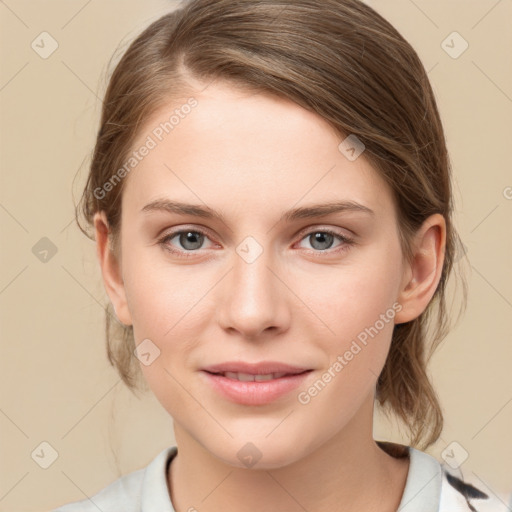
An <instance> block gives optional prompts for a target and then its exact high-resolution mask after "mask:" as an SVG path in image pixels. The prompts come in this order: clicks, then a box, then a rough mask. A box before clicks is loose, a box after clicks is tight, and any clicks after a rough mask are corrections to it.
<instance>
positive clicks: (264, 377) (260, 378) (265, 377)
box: [205, 370, 313, 382]
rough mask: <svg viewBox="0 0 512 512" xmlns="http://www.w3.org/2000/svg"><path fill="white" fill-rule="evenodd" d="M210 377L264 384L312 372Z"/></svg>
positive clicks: (223, 373)
mask: <svg viewBox="0 0 512 512" xmlns="http://www.w3.org/2000/svg"><path fill="white" fill-rule="evenodd" d="M205 371H206V373H209V374H210V375H217V376H220V377H226V378H227V379H231V380H237V381H240V382H265V381H269V380H276V379H282V378H283V377H295V376H297V375H302V374H304V373H308V372H311V371H313V370H304V371H300V372H294V373H287V372H276V373H263V374H261V373H242V372H209V371H207V370H205Z"/></svg>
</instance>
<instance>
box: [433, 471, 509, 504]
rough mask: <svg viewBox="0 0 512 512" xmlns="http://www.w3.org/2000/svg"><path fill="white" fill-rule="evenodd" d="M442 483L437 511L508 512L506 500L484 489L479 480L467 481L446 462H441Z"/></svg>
mask: <svg viewBox="0 0 512 512" xmlns="http://www.w3.org/2000/svg"><path fill="white" fill-rule="evenodd" d="M441 468H442V485H441V496H440V502H439V512H459V511H460V512H508V511H509V510H510V509H509V508H508V506H507V504H506V502H505V501H504V500H503V499H502V498H505V499H507V498H506V497H505V496H503V497H502V498H500V497H499V496H497V495H496V494H494V493H492V492H490V491H488V490H487V489H485V490H484V488H483V487H484V486H483V485H482V484H481V483H480V482H475V481H472V482H470V481H468V479H467V478H464V477H463V476H462V474H460V473H459V474H456V473H455V472H454V471H453V470H452V469H451V468H450V467H449V466H448V465H447V464H441Z"/></svg>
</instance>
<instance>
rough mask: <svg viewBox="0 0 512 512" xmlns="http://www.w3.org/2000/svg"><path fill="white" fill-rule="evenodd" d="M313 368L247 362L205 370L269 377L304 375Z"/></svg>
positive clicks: (276, 363)
mask: <svg viewBox="0 0 512 512" xmlns="http://www.w3.org/2000/svg"><path fill="white" fill-rule="evenodd" d="M310 369H311V368H304V367H300V366H292V365H289V364H286V363H280V362H277V361H261V362H259V363H247V362H245V361H226V362H224V363H219V364H214V365H211V366H207V367H205V368H203V370H204V371H206V372H210V373H224V372H234V373H248V374H250V375H267V374H269V373H286V374H297V373H303V372H305V371H307V370H310Z"/></svg>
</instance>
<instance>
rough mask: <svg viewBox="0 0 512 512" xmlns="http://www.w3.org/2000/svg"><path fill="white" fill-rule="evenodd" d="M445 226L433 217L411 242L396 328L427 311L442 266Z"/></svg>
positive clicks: (405, 266) (399, 296) (427, 220)
mask: <svg viewBox="0 0 512 512" xmlns="http://www.w3.org/2000/svg"><path fill="white" fill-rule="evenodd" d="M445 244H446V222H445V219H444V217H443V216H442V215H441V214H439V213H435V214H433V215H431V216H430V217H428V219H426V220H425V221H424V222H423V224H422V226H421V227H420V229H419V230H418V232H417V233H416V236H415V238H414V241H413V253H414V255H413V258H412V262H411V263H409V262H406V263H405V265H404V273H403V278H402V282H401V285H400V291H399V295H398V297H397V301H398V302H399V303H400V304H401V305H402V309H401V310H400V311H399V312H397V314H396V315H395V324H401V323H404V322H409V321H411V320H414V319H415V318H417V317H418V316H420V315H421V313H423V311H424V310H425V309H426V308H427V306H428V304H429V302H430V300H431V299H432V296H433V295H434V293H435V291H436V288H437V285H438V283H439V280H440V279H441V272H442V269H443V263H444V251H445Z"/></svg>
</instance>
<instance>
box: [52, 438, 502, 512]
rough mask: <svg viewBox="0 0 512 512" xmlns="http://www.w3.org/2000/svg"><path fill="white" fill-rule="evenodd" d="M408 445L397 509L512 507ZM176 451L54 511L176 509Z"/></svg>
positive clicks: (495, 511) (431, 511) (440, 511)
mask: <svg viewBox="0 0 512 512" xmlns="http://www.w3.org/2000/svg"><path fill="white" fill-rule="evenodd" d="M377 443H378V444H379V445H380V446H381V447H384V446H385V445H388V446H391V445H394V446H395V447H401V446H402V445H396V444H395V443H386V442H382V441H377ZM404 448H406V449H407V450H408V456H409V459H410V462H409V472H408V474H407V480H406V484H405V488H404V492H403V495H402V499H401V501H400V505H399V507H398V509H397V512H472V511H476V512H502V511H503V512H506V511H509V510H510V509H509V508H508V507H507V505H506V504H504V503H503V502H502V501H501V500H499V499H497V498H495V497H494V496H488V497H487V498H484V497H483V496H487V494H485V493H483V496H482V497H481V498H480V499H476V498H469V497H468V499H466V497H465V495H464V494H467V493H471V490H472V489H474V490H473V491H472V494H479V493H481V492H482V491H480V490H479V489H476V488H475V486H472V485H470V484H467V483H464V482H463V481H462V480H460V479H457V477H455V474H454V473H453V472H451V471H450V468H449V467H447V466H446V465H445V464H441V463H440V462H438V461H437V459H435V458H434V457H432V456H431V455H428V454H427V453H425V452H422V451H420V450H417V449H416V448H413V447H411V446H406V447H404ZM383 449H384V448H383ZM385 451H387V449H386V450H385ZM176 453H177V447H176V446H171V447H169V448H166V449H165V450H163V451H162V452H160V453H159V454H158V455H157V456H156V457H155V458H154V459H153V460H152V461H151V462H150V463H149V464H148V465H147V466H146V467H145V468H143V469H139V470H137V471H133V472H131V473H128V474H127V475H124V476H122V477H120V478H118V479H117V480H115V481H114V482H113V483H111V484H110V485H108V486H107V487H105V488H104V489H102V490H101V491H99V492H98V493H97V494H95V495H94V496H92V497H91V498H90V499H84V500H81V501H76V502H73V503H69V504H67V505H64V506H62V507H60V508H58V509H55V510H53V511H52V512H98V510H101V511H102V512H176V511H175V510H174V508H173V506H172V502H171V499H170V495H169V491H168V488H167V470H168V465H169V464H170V462H171V461H172V459H173V457H174V456H175V455H176ZM447 475H452V476H451V477H450V476H447ZM453 477H455V478H456V480H454V479H453ZM457 487H458V489H457ZM470 504H471V505H470ZM471 507H473V508H471ZM191 509H192V510H193V508H191Z"/></svg>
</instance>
